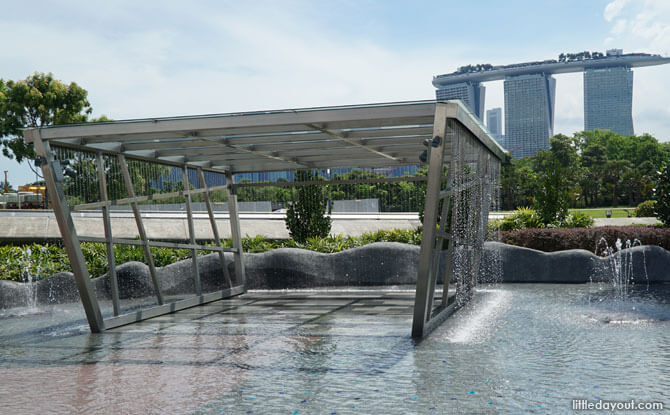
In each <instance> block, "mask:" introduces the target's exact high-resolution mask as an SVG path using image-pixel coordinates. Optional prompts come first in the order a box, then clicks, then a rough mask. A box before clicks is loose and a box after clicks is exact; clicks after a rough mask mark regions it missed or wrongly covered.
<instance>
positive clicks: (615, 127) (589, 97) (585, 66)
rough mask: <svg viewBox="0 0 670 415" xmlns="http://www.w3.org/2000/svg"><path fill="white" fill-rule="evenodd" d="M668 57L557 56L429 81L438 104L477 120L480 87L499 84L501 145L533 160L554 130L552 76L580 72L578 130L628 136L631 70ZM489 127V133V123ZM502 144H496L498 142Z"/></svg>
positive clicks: (467, 69) (615, 53)
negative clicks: (456, 103)
mask: <svg viewBox="0 0 670 415" xmlns="http://www.w3.org/2000/svg"><path fill="white" fill-rule="evenodd" d="M668 63H670V57H663V56H660V55H653V54H649V53H627V54H626V53H623V50H621V49H610V50H607V51H606V54H603V53H600V52H579V53H567V54H565V53H561V54H560V55H559V56H558V60H556V59H547V60H543V61H534V62H523V63H513V64H510V65H490V64H478V65H466V66H461V67H459V68H458V69H457V70H456V71H454V72H452V73H448V74H444V75H438V76H434V77H433V81H432V83H433V86H434V87H435V88H437V91H436V94H437V98H438V99H461V100H463V102H464V103H465V104H466V105H468V106H469V107H470V108H471V109H472V111H473V112H474V113H475V114H476V115H477V116H478V117H479V119H480V120H482V119H483V115H484V92H483V91H484V87H483V86H482V84H483V83H485V82H490V81H499V80H503V79H504V80H505V135H504V143H505V144H503V146H504V147H505V148H507V149H508V150H509V151H510V152H511V153H512V155H513V156H514V157H525V156H533V155H535V153H536V152H537V151H538V150H540V149H544V148H547V147H548V146H549V140H548V139H549V137H551V136H552V135H553V130H554V90H555V85H556V82H555V80H554V78H552V77H551V75H553V74H556V75H558V74H563V73H571V72H584V129H585V130H593V129H608V130H612V131H614V132H616V133H619V134H623V135H632V134H633V116H632V101H633V98H632V97H633V72H632V71H631V68H638V67H645V66H654V65H665V64H668ZM488 124H489V128H491V124H490V123H488ZM501 144H502V142H501Z"/></svg>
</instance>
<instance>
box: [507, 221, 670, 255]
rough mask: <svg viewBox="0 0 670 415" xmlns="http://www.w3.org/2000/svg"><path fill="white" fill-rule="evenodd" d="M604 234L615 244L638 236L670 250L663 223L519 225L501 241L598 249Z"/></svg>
mask: <svg viewBox="0 0 670 415" xmlns="http://www.w3.org/2000/svg"><path fill="white" fill-rule="evenodd" d="M601 238H604V239H605V240H606V241H607V244H608V246H615V244H616V240H617V239H621V240H622V241H631V242H634V241H635V240H636V239H637V240H639V241H640V242H641V243H642V244H644V245H656V246H660V247H661V248H665V249H667V250H670V228H662V227H659V226H603V227H597V228H572V229H546V228H545V229H519V230H514V231H510V232H501V233H500V242H503V243H506V244H510V245H517V246H523V247H526V248H532V249H537V250H539V251H544V252H554V251H563V250H566V249H586V250H587V251H590V252H595V250H596V247H597V246H598V244H599V242H600V240H601Z"/></svg>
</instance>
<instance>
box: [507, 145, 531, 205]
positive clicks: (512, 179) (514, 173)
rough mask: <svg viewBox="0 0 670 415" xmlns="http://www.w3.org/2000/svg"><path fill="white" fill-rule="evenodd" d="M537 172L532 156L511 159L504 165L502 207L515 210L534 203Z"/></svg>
mask: <svg viewBox="0 0 670 415" xmlns="http://www.w3.org/2000/svg"><path fill="white" fill-rule="evenodd" d="M536 183H537V174H536V173H535V171H534V170H533V165H532V162H531V159H530V157H524V158H522V159H511V160H509V161H506V162H504V163H503V165H502V173H501V190H502V192H501V204H502V209H505V210H514V209H516V208H517V207H523V206H530V205H531V204H532V203H533V193H534V188H535V186H536Z"/></svg>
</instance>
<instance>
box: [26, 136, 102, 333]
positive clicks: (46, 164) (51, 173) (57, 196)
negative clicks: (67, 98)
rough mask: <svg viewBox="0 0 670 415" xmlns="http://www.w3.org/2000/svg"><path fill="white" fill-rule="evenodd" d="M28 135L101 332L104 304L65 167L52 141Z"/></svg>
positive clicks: (82, 293) (89, 312) (91, 318)
mask: <svg viewBox="0 0 670 415" xmlns="http://www.w3.org/2000/svg"><path fill="white" fill-rule="evenodd" d="M24 134H26V138H27V139H28V140H30V142H31V143H33V145H34V148H35V153H37V155H38V157H40V159H41V162H42V165H41V168H42V175H43V176H44V180H45V182H46V184H47V186H49V190H50V195H51V203H52V205H53V210H54V216H55V217H56V221H57V222H58V228H59V229H60V233H61V235H62V236H63V244H64V245H65V250H66V251H67V255H68V258H69V259H70V266H71V267H72V273H73V274H74V279H75V283H76V285H77V290H78V291H79V298H80V299H81V303H82V305H83V307H84V312H85V313H86V319H87V320H88V325H89V327H90V328H91V332H93V333H100V332H102V331H103V330H105V324H104V322H103V319H102V313H101V312H100V305H99V304H98V300H97V298H96V297H95V291H94V290H93V285H92V284H91V277H90V275H89V273H88V269H87V268H86V261H85V259H84V254H83V253H82V252H81V246H80V244H79V238H78V237H77V231H76V230H75V227H74V222H73V221H72V215H71V214H70V210H69V208H68V203H67V199H66V198H65V194H64V193H63V184H62V180H63V170H62V166H61V165H60V163H59V162H58V161H57V160H55V159H54V154H53V152H52V151H51V149H50V147H49V143H47V142H44V141H42V139H41V138H40V132H39V130H28V131H25V132H24Z"/></svg>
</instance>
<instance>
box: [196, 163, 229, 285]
mask: <svg viewBox="0 0 670 415" xmlns="http://www.w3.org/2000/svg"><path fill="white" fill-rule="evenodd" d="M198 178H200V185H201V187H202V188H203V189H205V193H203V194H202V195H203V197H204V199H205V206H206V207H207V214H208V215H209V223H210V224H211V225H212V235H214V243H215V244H216V246H218V247H222V245H221V237H220V236H219V228H218V227H217V225H216V218H215V217H214V209H213V208H212V201H211V200H210V198H209V187H208V186H207V182H206V181H205V174H204V173H203V172H202V169H200V168H198ZM217 252H218V253H219V261H220V262H221V268H222V269H223V276H224V278H225V279H226V282H227V283H228V286H229V287H231V288H232V287H233V282H232V281H231V279H230V273H229V272H228V266H227V265H226V257H225V255H224V253H223V249H220V250H218V251H217Z"/></svg>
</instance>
